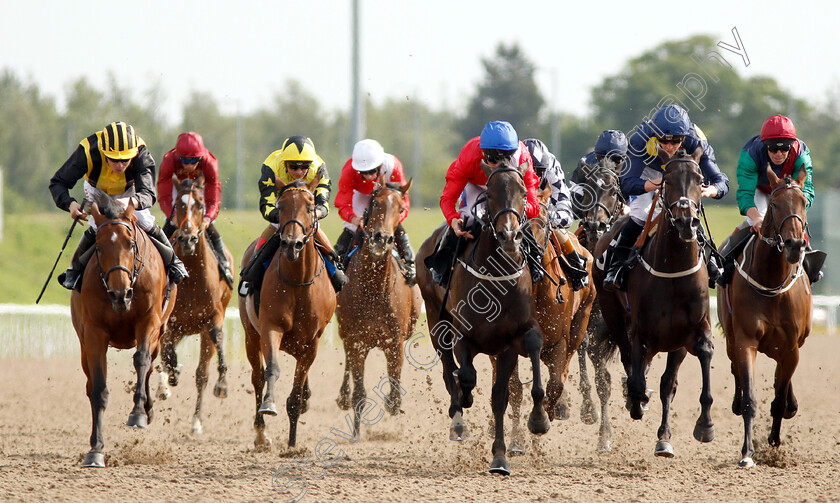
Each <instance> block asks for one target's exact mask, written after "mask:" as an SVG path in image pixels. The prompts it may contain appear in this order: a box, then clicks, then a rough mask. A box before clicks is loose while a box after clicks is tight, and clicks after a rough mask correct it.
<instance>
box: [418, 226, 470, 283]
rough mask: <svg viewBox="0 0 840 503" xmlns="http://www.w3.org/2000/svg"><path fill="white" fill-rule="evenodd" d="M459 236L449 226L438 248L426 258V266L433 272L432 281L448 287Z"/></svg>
mask: <svg viewBox="0 0 840 503" xmlns="http://www.w3.org/2000/svg"><path fill="white" fill-rule="evenodd" d="M459 239H461V238H459V237H458V236H457V235H456V234H455V231H453V230H452V228H451V227H447V228H446V230H445V231H444V233H443V238H442V239H441V241H440V244H439V245H438V248H437V250H435V252H434V253H432V254H431V255H429V256H428V257H426V258H425V259H424V261H423V262H424V263H425V264H426V267H428V268H429V271H430V272H431V273H432V281H434V282H435V283H437V284H438V285H440V286H442V287H444V288H446V287H447V286H448V285H449V280H450V277H451V276H452V261H453V260H454V259H455V250H456V248H457V247H458V240H459Z"/></svg>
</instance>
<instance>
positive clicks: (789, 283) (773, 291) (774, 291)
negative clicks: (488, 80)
mask: <svg viewBox="0 0 840 503" xmlns="http://www.w3.org/2000/svg"><path fill="white" fill-rule="evenodd" d="M756 243H757V241H756V239H755V234H753V235H752V236H750V240H749V242H747V245H746V247H745V248H744V253H743V256H742V258H741V261H740V262H738V261H736V262H735V268H736V269H737V270H738V273H739V274H740V275H741V276H742V277H743V278H744V279H745V280H746V281H747V283H749V284H750V286H752V287H753V289H755V291H756V292H758V293H759V294H761V295H763V296H765V297H775V296H777V295H780V294H783V293H785V292H787V291H788V290H790V289H791V288H793V285H794V284H796V280H798V279H799V278H801V277H802V276H804V271H803V268H802V258H804V254H803V256H802V258H800V260H799V262H797V263H796V267H795V268H791V270H790V272H789V273H788V275H787V277H786V278H785V279H783V280H782V283H781V284H780V285H779V286H777V287H775V288H770V287H766V286H764V285H762V284H761V283H759V282H758V281H756V280H754V279H753V278H752V277H751V276H750V274H749V272H747V270H749V269H750V268H752V264H753V258H754V256H755V245H756ZM750 246H752V248H753V249H752V253H750V264H749V265H748V266H747V268H746V269H744V262H745V261H746V259H747V253H746V250H747V248H749V247H750ZM771 246H772V245H771ZM779 252H780V253H781V250H779Z"/></svg>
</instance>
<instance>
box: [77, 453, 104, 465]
mask: <svg viewBox="0 0 840 503" xmlns="http://www.w3.org/2000/svg"><path fill="white" fill-rule="evenodd" d="M82 466H83V467H85V468H105V455H104V454H102V453H101V452H89V453H87V455H86V456H85V462H84V463H83V464H82Z"/></svg>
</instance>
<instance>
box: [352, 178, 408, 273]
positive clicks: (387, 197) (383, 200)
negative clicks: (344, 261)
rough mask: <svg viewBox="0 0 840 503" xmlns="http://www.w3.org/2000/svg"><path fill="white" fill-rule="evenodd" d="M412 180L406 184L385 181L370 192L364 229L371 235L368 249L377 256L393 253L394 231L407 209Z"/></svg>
mask: <svg viewBox="0 0 840 503" xmlns="http://www.w3.org/2000/svg"><path fill="white" fill-rule="evenodd" d="M411 182H412V180H409V181H408V183H406V184H405V185H400V184H396V183H385V184H381V185H378V186H377V187H376V189H374V190H373V192H371V193H370V204H369V205H368V209H367V211H366V212H365V220H364V230H365V233H366V234H367V235H368V236H369V239H368V249H369V250H370V253H371V255H373V256H374V257H375V258H382V257H383V256H385V255H386V254H388V253H391V248H392V246H393V245H394V231H395V230H396V228H397V226H398V225H399V224H400V215H401V214H402V212H403V210H404V209H405V195H406V194H407V193H408V190H409V189H410V188H411Z"/></svg>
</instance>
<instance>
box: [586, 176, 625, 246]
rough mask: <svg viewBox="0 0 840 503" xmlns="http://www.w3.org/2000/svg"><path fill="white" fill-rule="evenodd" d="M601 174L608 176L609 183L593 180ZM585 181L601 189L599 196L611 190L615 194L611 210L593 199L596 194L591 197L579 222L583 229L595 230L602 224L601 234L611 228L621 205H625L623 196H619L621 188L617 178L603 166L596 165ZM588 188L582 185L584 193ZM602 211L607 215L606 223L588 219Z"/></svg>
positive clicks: (598, 200)
mask: <svg viewBox="0 0 840 503" xmlns="http://www.w3.org/2000/svg"><path fill="white" fill-rule="evenodd" d="M601 172H603V173H604V174H606V175H608V177H609V181H608V182H606V181H604V179H603V178H595V175H596V174H598V173H601ZM586 180H587V181H588V182H592V183H593V184H595V185H597V186H598V187H599V188H601V189H602V192H601V194H603V193H604V192H606V191H607V190H611V191H612V192H613V194H615V205H614V206H613V209H609V208H607V206H606V205H605V204H604V203H602V202H601V200H600V198H596V197H594V196H595V195H597V194H593V195H592V200H593V201H594V202H593V203H592V204H591V205H590V207H589V208H587V209H586V213H585V214H584V218H583V220H582V221H581V224H582V225H583V227H584V229H589V228H592V229H595V228H596V227H597V226H598V225H600V224H604V226H605V227H604V229H600V230H601V231H602V232H607V231H609V230H610V227H612V224H613V223H614V222H615V220H616V218H617V217H618V216H619V214H620V213H621V210H622V205H623V204H626V201H625V199H624V196H623V195H622V194H621V188H620V187H619V185H618V176H616V174H615V173H614V172H613V171H612V170H610V169H608V168H605V167H603V166H600V165H597V166H595V168H594V169H593V170H591V171H588V172H587V173H586ZM587 188H589V185H584V189H583V190H584V191H586V189H587ZM598 209H602V210H603V211H604V214H605V215H607V217H608V218H607V221H606V222H603V221H601V220H599V219H597V218H595V217H594V216H593V217H590V215H593V214H597V210H598Z"/></svg>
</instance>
